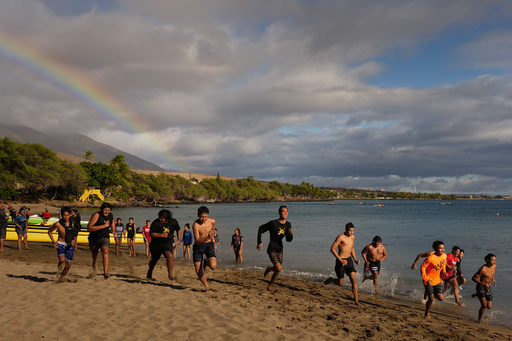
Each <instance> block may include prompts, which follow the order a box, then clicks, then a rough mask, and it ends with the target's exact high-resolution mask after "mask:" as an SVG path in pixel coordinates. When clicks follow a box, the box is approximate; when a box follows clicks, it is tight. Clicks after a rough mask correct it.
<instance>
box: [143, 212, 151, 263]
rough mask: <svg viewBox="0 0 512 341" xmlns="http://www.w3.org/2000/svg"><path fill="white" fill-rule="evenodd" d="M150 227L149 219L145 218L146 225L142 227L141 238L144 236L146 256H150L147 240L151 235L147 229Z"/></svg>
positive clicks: (149, 239)
mask: <svg viewBox="0 0 512 341" xmlns="http://www.w3.org/2000/svg"><path fill="white" fill-rule="evenodd" d="M150 228H151V221H150V220H146V225H144V227H143V228H142V238H144V245H146V257H150V256H151V253H150V252H149V242H150V241H151V236H150V235H149V229H150Z"/></svg>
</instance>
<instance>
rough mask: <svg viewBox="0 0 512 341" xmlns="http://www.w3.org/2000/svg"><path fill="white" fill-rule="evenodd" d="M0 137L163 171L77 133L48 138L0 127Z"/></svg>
mask: <svg viewBox="0 0 512 341" xmlns="http://www.w3.org/2000/svg"><path fill="white" fill-rule="evenodd" d="M0 137H2V138H3V137H8V138H10V139H11V140H13V141H15V142H18V143H39V144H42V145H43V146H45V147H47V148H50V149H51V150H53V151H55V152H58V153H63V154H69V155H72V156H75V157H78V158H82V159H84V158H85V153H86V152H87V151H89V150H90V151H91V152H93V153H94V160H95V161H98V162H103V163H107V162H109V161H110V160H112V159H113V158H114V157H115V156H116V155H119V154H123V155H124V160H125V162H126V163H127V164H128V166H130V168H132V169H143V170H144V169H145V170H154V171H163V170H164V169H163V168H161V167H159V166H157V165H155V164H154V163H151V162H149V161H146V160H143V159H141V158H139V157H137V156H135V155H132V154H130V153H126V152H124V151H122V150H119V149H117V148H114V147H111V146H109V145H106V144H103V143H100V142H98V141H95V140H93V139H91V138H89V137H87V136H85V135H82V134H79V133H74V134H72V135H71V134H70V135H60V136H58V135H52V136H50V135H47V134H45V133H42V132H40V131H37V130H35V129H32V128H29V127H21V126H0Z"/></svg>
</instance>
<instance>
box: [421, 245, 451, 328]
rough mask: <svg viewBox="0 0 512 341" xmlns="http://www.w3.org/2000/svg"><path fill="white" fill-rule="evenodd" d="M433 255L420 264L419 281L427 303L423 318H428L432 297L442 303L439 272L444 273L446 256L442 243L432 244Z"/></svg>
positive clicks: (441, 281) (441, 282)
mask: <svg viewBox="0 0 512 341" xmlns="http://www.w3.org/2000/svg"><path fill="white" fill-rule="evenodd" d="M432 248H433V249H434V253H432V254H431V255H430V256H428V257H427V258H426V259H425V260H424V261H423V263H422V264H421V267H420V270H421V279H422V281H423V285H424V287H425V295H426V296H427V303H426V305H425V317H426V318H430V308H431V307H432V304H433V303H434V297H435V298H436V299H437V300H439V301H442V300H444V295H443V287H444V284H443V280H442V279H441V276H440V274H441V272H446V254H445V253H444V243H443V242H442V241H440V240H436V241H435V242H434V243H432Z"/></svg>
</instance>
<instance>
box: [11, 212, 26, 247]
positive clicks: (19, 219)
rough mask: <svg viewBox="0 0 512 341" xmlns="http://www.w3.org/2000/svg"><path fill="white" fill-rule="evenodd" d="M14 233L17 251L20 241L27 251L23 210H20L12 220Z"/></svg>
mask: <svg viewBox="0 0 512 341" xmlns="http://www.w3.org/2000/svg"><path fill="white" fill-rule="evenodd" d="M14 224H15V225H16V227H15V228H14V229H15V230H16V233H17V234H18V250H21V240H22V239H23V243H24V244H25V249H27V250H29V248H28V243H27V218H26V217H25V208H24V207H22V208H20V211H19V212H18V215H17V216H16V218H15V219H14Z"/></svg>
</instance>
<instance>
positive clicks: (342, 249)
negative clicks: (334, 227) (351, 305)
mask: <svg viewBox="0 0 512 341" xmlns="http://www.w3.org/2000/svg"><path fill="white" fill-rule="evenodd" d="M354 240H355V236H354V225H353V224H352V223H347V225H345V232H344V233H342V234H340V235H339V236H338V237H337V238H336V240H335V241H334V243H332V246H331V253H332V254H333V255H334V257H336V266H335V267H334V271H335V272H336V277H337V278H336V279H334V278H332V277H329V278H328V279H327V280H326V281H325V282H324V284H325V285H327V284H329V283H334V284H337V285H339V286H342V285H343V283H344V281H345V278H344V275H345V274H347V276H348V278H349V279H350V284H352V293H353V294H354V302H355V304H357V305H359V299H358V296H357V283H356V272H357V271H356V268H355V266H354V263H353V262H352V259H354V262H355V263H356V264H359V260H358V259H356V252H355V250H354Z"/></svg>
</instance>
